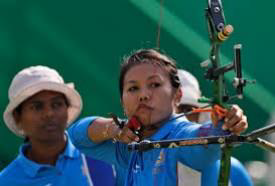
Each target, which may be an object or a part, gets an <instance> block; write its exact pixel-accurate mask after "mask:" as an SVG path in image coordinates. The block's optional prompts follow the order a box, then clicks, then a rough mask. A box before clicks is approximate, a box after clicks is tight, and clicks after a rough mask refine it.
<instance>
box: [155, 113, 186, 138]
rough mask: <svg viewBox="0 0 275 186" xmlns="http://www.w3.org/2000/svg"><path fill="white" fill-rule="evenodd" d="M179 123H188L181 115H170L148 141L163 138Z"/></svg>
mask: <svg viewBox="0 0 275 186" xmlns="http://www.w3.org/2000/svg"><path fill="white" fill-rule="evenodd" d="M180 122H188V120H187V119H186V117H185V116H184V115H182V114H172V115H171V116H170V117H169V119H168V121H166V122H165V124H164V125H163V126H162V127H161V128H160V129H159V130H158V131H157V132H156V133H155V134H154V135H153V136H151V137H150V140H152V141H156V140H161V139H163V138H165V137H166V136H167V135H168V134H170V132H171V131H172V130H174V129H175V127H176V126H178V124H179V123H180Z"/></svg>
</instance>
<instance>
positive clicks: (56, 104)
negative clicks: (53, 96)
mask: <svg viewBox="0 0 275 186" xmlns="http://www.w3.org/2000/svg"><path fill="white" fill-rule="evenodd" d="M63 106H65V101H63V100H56V101H54V102H53V103H52V108H53V109H59V108H61V107H63Z"/></svg>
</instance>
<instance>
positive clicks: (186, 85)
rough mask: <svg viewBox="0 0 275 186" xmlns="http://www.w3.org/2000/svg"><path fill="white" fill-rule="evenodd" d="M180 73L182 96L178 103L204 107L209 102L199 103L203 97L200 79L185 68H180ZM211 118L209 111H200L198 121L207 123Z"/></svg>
mask: <svg viewBox="0 0 275 186" xmlns="http://www.w3.org/2000/svg"><path fill="white" fill-rule="evenodd" d="M178 75H179V79H180V83H181V90H182V97H181V100H180V102H179V103H178V104H184V105H193V106H196V107H203V106H206V105H207V104H205V103H199V102H198V99H199V98H200V97H201V91H200V85H199V82H198V80H197V79H196V78H195V77H194V76H193V75H192V74H191V73H189V72H187V71H185V70H178ZM209 120H210V114H209V113H207V112H203V113H200V115H199V120H198V123H205V122H207V121H209Z"/></svg>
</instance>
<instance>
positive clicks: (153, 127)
mask: <svg viewBox="0 0 275 186" xmlns="http://www.w3.org/2000/svg"><path fill="white" fill-rule="evenodd" d="M169 118H170V116H169V117H167V118H165V119H163V120H161V121H160V122H156V123H152V124H150V125H148V126H143V130H142V132H141V136H142V139H145V138H148V137H150V136H152V135H154V134H155V133H156V132H157V131H158V130H159V129H160V128H161V127H162V126H163V125H164V124H165V123H166V122H167V121H168V120H169Z"/></svg>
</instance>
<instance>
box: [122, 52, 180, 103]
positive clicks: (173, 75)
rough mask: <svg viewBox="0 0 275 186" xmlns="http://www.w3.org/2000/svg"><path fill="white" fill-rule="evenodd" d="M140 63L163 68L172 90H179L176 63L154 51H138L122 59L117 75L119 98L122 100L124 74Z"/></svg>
mask: <svg viewBox="0 0 275 186" xmlns="http://www.w3.org/2000/svg"><path fill="white" fill-rule="evenodd" d="M142 63H152V64H157V65H159V66H161V67H164V68H163V69H165V70H166V71H167V72H168V74H169V78H170V82H171V85H172V86H173V87H174V88H179V86H180V80H179V77H178V71H177V66H176V62H175V61H174V60H173V59H171V58H170V57H168V56H167V55H164V54H162V53H160V52H158V51H157V50H155V49H140V50H137V51H135V52H133V53H132V54H131V55H130V56H126V57H124V58H123V62H122V65H121V68H120V75H119V92H120V98H122V95H123V88H124V85H123V82H124V78H125V74H126V73H127V72H128V70H130V69H131V68H132V67H133V66H135V65H138V64H142Z"/></svg>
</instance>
